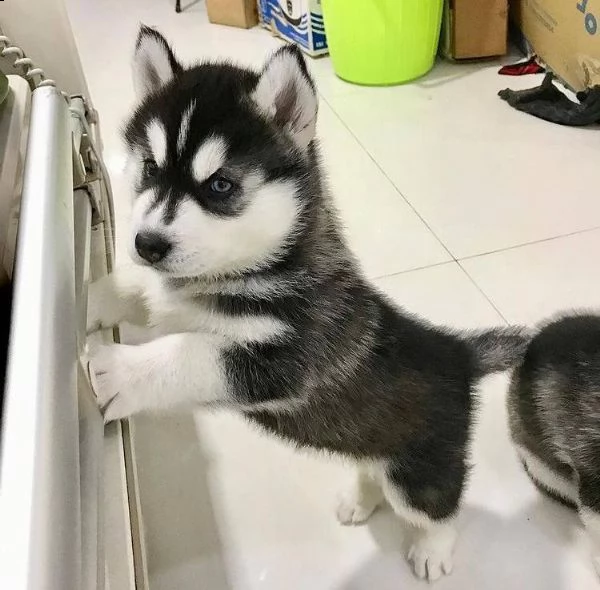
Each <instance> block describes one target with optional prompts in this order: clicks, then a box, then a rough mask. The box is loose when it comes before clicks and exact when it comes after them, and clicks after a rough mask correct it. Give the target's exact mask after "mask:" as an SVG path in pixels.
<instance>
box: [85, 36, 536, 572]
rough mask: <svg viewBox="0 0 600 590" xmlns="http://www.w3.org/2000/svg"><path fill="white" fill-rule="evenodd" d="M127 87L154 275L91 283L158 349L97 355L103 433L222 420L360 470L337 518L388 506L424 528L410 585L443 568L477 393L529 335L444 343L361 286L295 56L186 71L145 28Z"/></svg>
mask: <svg viewBox="0 0 600 590" xmlns="http://www.w3.org/2000/svg"><path fill="white" fill-rule="evenodd" d="M134 76H135V86H136V90H137V93H138V97H139V105H138V107H137V109H136V110H135V112H134V113H133V115H132V116H131V119H130V120H129V122H128V124H127V127H126V130H125V141H126V144H127V148H128V151H129V156H130V165H129V168H130V170H131V174H132V188H133V210H132V226H131V234H130V238H129V249H130V253H131V257H132V258H133V260H134V262H136V263H137V264H138V266H139V268H143V267H147V269H146V270H149V271H150V272H149V273H147V274H149V275H150V276H149V277H146V278H144V279H142V278H140V276H139V275H140V273H139V272H134V271H132V270H131V269H124V270H120V271H119V270H117V272H115V273H114V274H113V275H111V276H109V277H108V278H105V279H104V280H102V281H100V282H99V283H97V284H94V285H92V289H91V296H90V329H96V328H98V327H103V326H104V327H106V326H112V325H115V324H117V323H119V322H121V321H124V320H128V321H134V322H146V323H148V324H149V325H152V326H157V327H159V328H160V330H161V331H164V332H165V335H164V336H163V337H160V338H157V339H156V340H153V341H151V342H149V343H147V344H143V345H139V346H126V345H119V344H115V345H111V346H108V347H105V348H102V349H101V350H100V351H99V352H98V354H96V355H95V357H94V358H93V360H92V364H91V368H92V371H93V374H94V375H95V379H96V389H97V393H98V397H99V402H100V404H101V406H102V407H103V408H104V412H105V419H106V420H115V419H119V418H124V417H127V416H131V415H132V414H135V413H137V412H142V411H159V410H167V409H169V408H175V407H179V408H182V407H187V408H191V407H199V406H221V407H230V408H233V409H236V410H238V411H241V412H243V413H244V414H245V415H246V416H247V417H248V419H249V420H251V421H252V422H254V423H257V424H259V425H260V426H262V427H263V428H264V429H266V430H267V431H269V432H272V433H274V434H276V435H278V436H280V437H282V438H283V439H286V440H288V441H290V442H292V443H293V444H295V445H297V446H298V447H311V448H314V449H319V450H324V451H327V452H330V453H334V454H339V455H342V456H345V457H347V458H351V459H353V460H354V461H355V462H356V464H357V465H358V466H359V467H360V468H359V474H358V476H357V479H356V487H355V489H354V490H353V491H352V492H351V493H350V494H349V495H348V496H347V498H346V500H345V502H344V503H343V504H342V505H341V506H340V508H339V511H338V516H339V519H340V520H341V521H342V522H343V523H344V524H354V523H358V522H362V521H364V520H366V519H367V518H368V517H369V515H370V514H371V513H372V512H373V510H374V509H375V508H376V507H377V505H378V504H379V503H380V502H382V500H383V499H384V497H385V499H387V501H388V502H389V503H390V504H391V505H392V507H393V508H394V510H395V511H396V512H397V513H398V514H399V515H400V516H402V517H403V518H405V519H406V520H407V521H408V522H410V523H412V524H413V525H416V529H417V533H416V535H415V537H414V543H413V545H412V548H411V549H410V554H409V558H410V560H411V561H412V563H413V565H414V569H415V572H416V574H417V575H418V576H419V577H421V578H425V577H426V578H428V579H430V580H433V579H436V578H438V577H439V576H441V575H442V573H449V572H450V570H451V568H452V550H453V545H454V541H455V533H454V528H453V519H454V517H455V515H456V513H457V510H458V507H459V502H460V497H461V493H462V491H463V488H464V485H465V478H466V475H467V471H468V465H467V445H468V441H469V434H470V430H471V422H472V417H473V411H474V406H475V403H474V387H475V386H476V384H477V382H478V380H479V379H480V378H481V377H482V376H483V375H485V374H487V373H490V372H493V371H501V370H504V369H507V368H509V367H511V366H512V365H514V364H515V363H516V362H518V361H519V360H520V358H521V355H522V352H523V350H524V348H525V345H526V342H527V337H526V336H525V335H523V334H522V333H521V331H520V330H519V329H509V328H498V329H492V330H488V331H482V332H479V333H465V334H459V333H457V332H454V331H452V330H448V329H443V328H437V327H435V326H432V325H430V324H428V323H426V322H424V321H423V320H421V319H419V318H417V317H415V316H413V315H410V314H408V313H406V312H405V311H403V310H402V309H400V308H398V307H396V306H394V305H393V304H392V303H390V302H389V301H388V300H387V299H386V298H385V297H384V296H383V295H381V294H380V293H378V292H377V291H376V290H375V289H374V288H373V287H372V286H371V285H370V284H369V283H368V282H367V281H366V280H365V279H364V278H363V276H362V274H361V272H360V270H359V268H358V265H357V264H356V262H355V260H354V257H353V256H352V254H351V253H350V252H349V251H348V248H347V247H346V244H345V243H344V240H343V239H342V237H341V232H340V226H339V223H338V220H337V217H336V214H335V211H334V207H333V205H332V200H331V198H330V195H329V194H328V192H327V189H326V187H325V183H324V180H323V175H322V172H321V163H320V159H319V153H318V146H317V142H316V140H315V123H316V118H317V104H318V99H317V94H316V90H315V85H314V83H313V81H312V79H311V78H310V76H309V73H308V71H307V68H306V64H305V62H304V59H303V57H302V55H301V53H300V52H299V51H298V50H297V49H296V48H294V47H292V46H287V47H283V48H281V49H280V50H278V51H277V52H275V53H274V54H273V55H272V56H271V57H270V58H269V59H268V60H267V61H266V63H265V65H264V67H263V69H262V71H260V72H255V71H251V70H248V69H243V68H240V67H236V66H234V65H231V64H228V63H203V64H200V65H196V66H193V67H189V68H188V67H184V66H182V65H181V64H180V63H179V61H178V60H177V59H176V57H175V55H174V54H173V52H172V50H171V48H170V47H169V45H168V44H167V42H166V41H165V39H164V38H163V37H162V36H161V35H160V34H159V33H157V32H156V31H155V30H153V29H149V28H142V30H141V32H140V34H139V38H138V40H137V45H136V49H135V57H134ZM368 206H369V205H368V195H365V207H368Z"/></svg>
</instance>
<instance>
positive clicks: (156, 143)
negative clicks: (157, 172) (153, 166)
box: [147, 119, 167, 166]
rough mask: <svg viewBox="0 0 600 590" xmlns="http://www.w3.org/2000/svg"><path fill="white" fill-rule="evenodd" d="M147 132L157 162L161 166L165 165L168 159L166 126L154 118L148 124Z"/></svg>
mask: <svg viewBox="0 0 600 590" xmlns="http://www.w3.org/2000/svg"><path fill="white" fill-rule="evenodd" d="M147 134H148V143H149V144H150V150H151V152H152V155H153V156H154V160H155V162H156V163H157V164H158V165H159V166H164V165H165V162H166V161H167V133H166V131H165V128H164V127H163V125H162V124H161V123H160V122H159V121H158V120H157V119H153V120H152V121H151V122H150V124H149V125H148V130H147Z"/></svg>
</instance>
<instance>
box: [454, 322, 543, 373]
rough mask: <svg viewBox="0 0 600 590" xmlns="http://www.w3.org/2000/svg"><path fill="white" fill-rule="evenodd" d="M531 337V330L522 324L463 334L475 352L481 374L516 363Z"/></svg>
mask: <svg viewBox="0 0 600 590" xmlns="http://www.w3.org/2000/svg"><path fill="white" fill-rule="evenodd" d="M532 337H533V333H532V331H530V330H528V329H527V328H525V327H523V326H511V327H503V328H490V329H488V330H481V331H479V330H477V331H473V332H467V334H465V339H466V341H467V342H468V344H469V345H470V346H471V348H472V349H473V352H474V353H475V358H476V361H477V368H478V369H479V374H480V375H481V376H483V375H487V374H488V373H498V372H500V371H506V370H507V369H510V368H512V367H514V366H516V365H518V364H519V363H520V362H521V360H522V358H523V355H524V354H525V350H526V349H527V345H528V344H529V342H530V341H531V338H532Z"/></svg>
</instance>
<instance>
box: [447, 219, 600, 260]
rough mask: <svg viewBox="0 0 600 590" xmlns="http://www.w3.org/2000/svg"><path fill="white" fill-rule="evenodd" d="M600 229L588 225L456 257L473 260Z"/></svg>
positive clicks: (598, 226)
mask: <svg viewBox="0 0 600 590" xmlns="http://www.w3.org/2000/svg"><path fill="white" fill-rule="evenodd" d="M599 229H600V225H596V226H594V227H587V228H585V229H578V230H575V231H572V232H568V233H566V234H560V235H558V236H551V237H549V238H542V239H540V240H532V241H531V242H523V243H521V244H515V245H514V246H507V247H506V248H498V249H497V250H490V251H489V252H480V253H479V254H471V255H470V256H463V257H462V258H455V260H456V261H457V262H460V261H462V260H473V259H474V258H481V257H483V256H489V255H491V254H499V253H501V252H508V251H509V250H517V249H518V248H525V247H527V246H533V245H535V244H543V243H544V242H552V241H554V240H560V239H562V238H570V237H571V236H577V235H579V234H587V233H591V232H593V231H597V230H599Z"/></svg>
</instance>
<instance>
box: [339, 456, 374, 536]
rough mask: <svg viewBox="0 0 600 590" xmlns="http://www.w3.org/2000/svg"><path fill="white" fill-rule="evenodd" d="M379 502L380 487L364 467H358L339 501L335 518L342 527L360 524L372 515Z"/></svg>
mask: <svg viewBox="0 0 600 590" xmlns="http://www.w3.org/2000/svg"><path fill="white" fill-rule="evenodd" d="M381 502H383V491H382V489H381V485H380V484H379V482H378V481H377V480H376V479H375V478H374V477H373V475H372V474H371V473H370V472H369V470H368V469H367V468H366V467H364V466H359V467H358V468H357V473H356V475H355V479H354V481H353V483H352V485H351V486H350V487H349V488H348V489H347V490H345V492H344V493H343V494H342V495H341V497H340V499H339V504H338V508H337V518H338V520H339V521H340V523H341V524H344V525H352V524H361V523H363V522H365V521H366V520H367V519H368V518H369V517H370V516H371V514H373V512H374V511H375V509H376V508H377V507H378V506H379V505H380V504H381Z"/></svg>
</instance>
